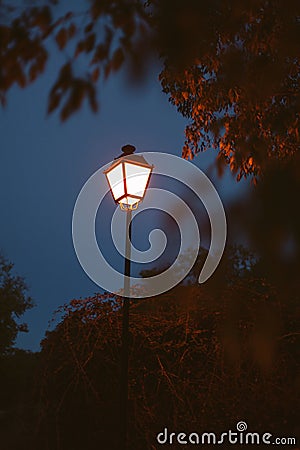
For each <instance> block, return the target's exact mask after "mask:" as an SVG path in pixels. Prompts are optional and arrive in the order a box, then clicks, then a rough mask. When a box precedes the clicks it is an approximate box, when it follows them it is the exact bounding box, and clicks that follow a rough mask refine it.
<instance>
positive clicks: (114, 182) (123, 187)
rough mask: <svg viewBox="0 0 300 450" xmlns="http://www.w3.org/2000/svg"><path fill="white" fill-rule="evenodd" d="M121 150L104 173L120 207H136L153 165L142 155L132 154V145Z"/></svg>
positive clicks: (147, 182) (142, 196) (141, 198)
mask: <svg viewBox="0 0 300 450" xmlns="http://www.w3.org/2000/svg"><path fill="white" fill-rule="evenodd" d="M126 149H127V150H126ZM122 150H123V154H122V155H121V156H119V157H118V158H116V160H115V162H113V164H112V165H111V166H110V167H109V169H107V170H106V171H105V172H104V173H105V175H106V178H107V181H108V184H109V187H110V190H111V192H112V195H113V198H114V200H115V202H116V203H119V204H120V206H121V208H122V209H125V210H127V209H136V208H137V207H138V204H139V202H140V201H141V200H143V198H144V196H145V193H146V189H147V186H148V184H149V179H150V175H151V172H152V170H153V166H151V165H149V164H148V163H147V161H146V160H145V158H144V157H143V156H141V155H133V154H132V153H133V151H134V150H135V148H134V147H133V146H131V145H127V146H124V147H123V148H122Z"/></svg>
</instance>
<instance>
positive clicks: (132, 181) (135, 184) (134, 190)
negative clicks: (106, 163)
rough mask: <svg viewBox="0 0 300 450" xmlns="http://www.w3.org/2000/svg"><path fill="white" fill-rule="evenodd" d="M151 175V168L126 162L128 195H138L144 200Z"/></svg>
mask: <svg viewBox="0 0 300 450" xmlns="http://www.w3.org/2000/svg"><path fill="white" fill-rule="evenodd" d="M150 173H151V168H148V167H143V166H138V165H137V164H130V163H128V162H126V163H125V178H126V187H127V189H126V190H127V195H136V196H138V197H140V198H143V196H144V193H145V189H146V186H147V182H148V179H149V176H150ZM135 201H136V200H135Z"/></svg>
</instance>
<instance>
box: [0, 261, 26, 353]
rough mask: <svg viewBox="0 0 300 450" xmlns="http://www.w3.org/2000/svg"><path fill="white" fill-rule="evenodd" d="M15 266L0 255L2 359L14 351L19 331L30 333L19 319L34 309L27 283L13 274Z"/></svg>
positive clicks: (0, 341)
mask: <svg viewBox="0 0 300 450" xmlns="http://www.w3.org/2000/svg"><path fill="white" fill-rule="evenodd" d="M13 266H14V265H13V264H12V263H11V262H8V261H7V260H6V259H5V258H4V257H3V256H1V255H0V358H1V356H3V355H5V354H7V353H8V352H10V351H11V350H12V348H13V345H14V343H15V339H16V337H17V334H18V332H19V331H21V332H26V331H28V329H27V325H26V323H19V320H18V319H19V318H20V317H21V316H22V315H23V314H24V313H25V311H27V310H28V309H30V308H32V307H33V301H32V299H31V297H29V296H27V286H26V284H25V281H24V279H23V278H21V277H20V276H18V275H15V274H14V273H13Z"/></svg>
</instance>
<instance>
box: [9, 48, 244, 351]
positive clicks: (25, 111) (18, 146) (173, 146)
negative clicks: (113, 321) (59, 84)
mask: <svg viewBox="0 0 300 450" xmlns="http://www.w3.org/2000/svg"><path fill="white" fill-rule="evenodd" d="M62 62H63V59H62V57H61V56H56V57H55V58H53V59H52V60H51V62H50V64H49V67H48V70H47V72H46V74H45V75H44V76H43V77H42V78H41V79H39V80H38V81H37V82H36V83H35V84H34V85H33V86H31V87H29V88H27V89H25V90H20V89H19V88H15V89H13V91H12V92H11V93H10V94H9V96H8V106H7V108H6V109H5V110H0V133H1V156H0V158H1V160H0V172H1V176H0V183H1V186H0V208H1V216H2V220H1V239H0V249H1V251H2V252H3V254H4V255H5V256H6V257H7V258H9V259H10V260H12V261H13V262H14V263H15V269H16V272H17V273H18V274H20V275H22V276H24V277H25V279H26V281H27V284H28V286H29V289H30V295H31V296H32V297H33V299H34V301H35V303H36V307H35V308H34V309H32V310H31V311H29V312H27V313H26V314H25V316H24V320H25V321H27V322H28V325H29V330H30V331H29V333H27V334H25V333H22V334H21V335H20V336H19V338H18V340H17V345H18V346H20V347H22V348H26V349H32V350H38V349H39V342H40V340H41V339H42V338H43V336H44V333H45V331H46V329H47V326H48V321H49V320H50V319H51V317H52V314H53V311H54V310H55V309H56V308H58V307H59V306H60V305H62V304H63V303H65V302H67V301H69V300H71V299H72V298H79V297H86V296H88V295H92V294H93V293H95V292H97V291H99V288H98V287H97V286H96V285H95V284H94V283H93V282H92V281H90V280H89V278H88V277H87V275H86V274H85V273H84V272H83V270H82V269H81V267H80V265H79V263H78V261H77V259H76V255H75V252H74V250H73V245H72V237H71V219H72V211H73V207H74V203H75V200H76V197H77V195H78V193H79V191H80V189H81V188H82V186H83V184H84V183H85V181H86V180H87V179H88V178H89V177H90V176H91V174H92V173H93V172H95V170H97V169H98V168H99V167H101V166H102V165H104V164H106V163H107V162H109V161H111V160H112V159H113V158H114V157H115V156H116V155H118V154H119V153H120V147H121V146H122V145H124V144H127V143H132V144H134V145H135V146H136V147H137V149H138V151H160V152H166V153H173V154H175V155H178V156H180V154H181V148H182V145H183V140H184V127H185V124H186V121H185V120H184V119H183V118H182V117H181V116H180V115H179V114H178V113H177V111H176V109H175V108H174V107H172V106H171V105H170V104H169V103H168V99H167V96H166V95H165V94H163V93H162V92H161V87H160V84H159V81H158V80H157V76H158V69H153V72H152V73H150V74H149V79H148V81H147V82H145V83H144V84H143V85H142V86H139V87H136V88H134V87H132V86H128V84H126V82H125V81H124V79H125V77H124V73H122V72H120V73H119V74H117V75H115V76H113V77H111V78H110V79H109V80H108V81H107V82H106V83H103V84H102V85H101V93H100V102H101V107H100V111H99V113H98V114H97V115H93V114H92V113H91V112H90V111H89V110H88V108H87V107H85V108H83V109H82V110H81V111H80V112H79V113H77V114H76V115H75V116H74V117H72V118H71V119H70V120H69V121H68V122H66V123H64V124H61V123H60V121H59V119H58V117H57V116H55V115H53V116H51V117H46V104H47V95H48V91H49V87H51V83H53V81H54V80H55V77H56V70H57V69H58V68H59V66H60V64H61V63H62ZM213 159H214V155H213V153H212V152H211V153H206V154H203V155H200V156H198V157H197V158H196V159H195V161H194V162H195V164H197V165H198V166H199V167H201V168H202V169H204V171H206V169H207V167H208V166H209V165H210V164H211V162H212V161H213ZM103 182H106V181H105V179H103ZM216 186H217V189H218V191H219V194H220V196H221V198H222V200H224V202H225V208H226V204H228V202H229V201H230V199H231V198H232V196H235V195H238V193H240V191H241V186H242V185H241V184H238V185H237V184H236V183H235V182H234V181H232V178H231V176H230V175H229V174H228V175H227V176H225V177H223V178H222V179H221V180H217V184H216ZM113 207H114V206H113V205H112V207H111V208H113Z"/></svg>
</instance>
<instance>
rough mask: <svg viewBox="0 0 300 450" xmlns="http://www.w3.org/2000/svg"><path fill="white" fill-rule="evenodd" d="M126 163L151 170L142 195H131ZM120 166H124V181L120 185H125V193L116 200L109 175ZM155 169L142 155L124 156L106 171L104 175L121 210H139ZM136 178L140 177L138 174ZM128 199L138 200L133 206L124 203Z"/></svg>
mask: <svg viewBox="0 0 300 450" xmlns="http://www.w3.org/2000/svg"><path fill="white" fill-rule="evenodd" d="M126 163H127V164H130V165H133V166H137V167H141V168H145V169H148V170H149V175H148V179H147V182H146V184H145V186H144V189H143V192H142V195H135V194H131V193H129V192H128V188H127V180H128V179H129V178H130V177H128V176H127V175H126V168H125V166H126ZM120 165H121V166H122V175H123V179H122V181H120V183H122V184H123V186H122V187H123V192H124V193H122V195H120V196H119V197H117V198H115V195H114V191H113V188H112V185H111V182H110V180H109V177H108V174H109V173H110V172H111V171H112V170H114V169H115V168H116V167H118V166H120ZM153 168H154V166H153V165H151V164H148V163H147V161H146V160H145V158H144V157H143V156H142V155H128V156H127V155H124V156H123V155H122V156H120V157H119V158H117V159H116V161H115V162H113V163H112V165H111V166H110V167H109V168H108V169H106V170H105V171H104V174H105V176H106V179H107V182H108V185H109V187H110V190H111V193H112V197H113V199H114V202H115V203H116V204H119V205H120V208H121V209H122V210H124V211H128V210H135V209H137V207H138V204H139V202H141V201H142V200H143V199H144V197H145V194H146V191H147V188H148V185H149V182H150V178H151V175H152V172H153ZM134 176H135V175H133V177H134ZM136 176H139V175H138V174H137V175H136ZM126 198H131V199H133V200H135V199H136V202H134V203H132V204H128V203H125V202H122V200H123V199H126Z"/></svg>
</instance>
